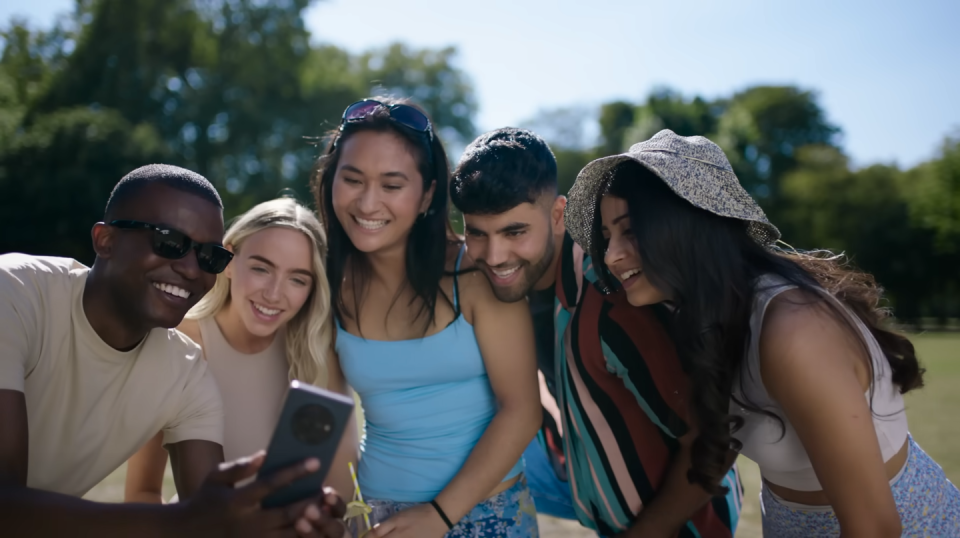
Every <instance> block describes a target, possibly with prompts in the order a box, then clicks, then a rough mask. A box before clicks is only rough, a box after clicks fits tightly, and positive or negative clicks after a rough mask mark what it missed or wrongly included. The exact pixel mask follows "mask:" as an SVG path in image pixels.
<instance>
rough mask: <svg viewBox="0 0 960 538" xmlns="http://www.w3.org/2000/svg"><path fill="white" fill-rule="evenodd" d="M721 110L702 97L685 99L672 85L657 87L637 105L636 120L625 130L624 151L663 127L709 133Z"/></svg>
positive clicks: (688, 133) (679, 131)
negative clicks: (643, 101)
mask: <svg viewBox="0 0 960 538" xmlns="http://www.w3.org/2000/svg"><path fill="white" fill-rule="evenodd" d="M718 112H719V110H718V109H717V108H716V107H715V106H713V105H711V104H710V103H708V102H707V101H705V100H703V99H702V98H700V97H694V98H693V99H686V98H684V97H683V96H682V95H681V94H679V93H678V92H676V91H674V90H671V89H669V88H661V89H657V90H654V91H653V92H652V93H651V94H650V95H649V96H648V97H647V100H646V102H645V103H644V104H643V105H641V106H638V107H637V109H636V111H635V113H634V120H633V124H632V125H631V126H630V127H629V128H628V129H627V130H626V132H625V133H624V139H623V142H622V146H623V147H622V149H621V151H623V150H626V149H627V148H628V147H629V146H631V145H633V144H636V143H637V142H642V141H644V140H647V139H649V138H650V137H652V136H653V135H655V134H657V133H658V132H660V131H661V130H663V129H670V130H671V131H673V132H675V133H677V134H678V135H680V136H695V135H699V136H709V135H710V134H711V133H713V132H714V129H715V128H716V125H717V116H716V115H717V113H718Z"/></svg>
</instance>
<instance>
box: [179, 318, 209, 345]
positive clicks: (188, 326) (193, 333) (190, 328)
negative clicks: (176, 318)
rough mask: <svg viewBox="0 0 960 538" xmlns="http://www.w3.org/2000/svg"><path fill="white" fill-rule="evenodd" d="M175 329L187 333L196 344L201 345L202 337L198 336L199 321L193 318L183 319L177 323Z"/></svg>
mask: <svg viewBox="0 0 960 538" xmlns="http://www.w3.org/2000/svg"><path fill="white" fill-rule="evenodd" d="M177 330H178V331H180V332H182V333H183V334H185V335H187V337H189V338H190V339H191V340H193V341H194V342H196V344H197V345H198V346H200V347H201V348H202V347H203V337H201V336H200V322H199V321H197V320H195V319H185V320H183V321H182V322H180V325H177Z"/></svg>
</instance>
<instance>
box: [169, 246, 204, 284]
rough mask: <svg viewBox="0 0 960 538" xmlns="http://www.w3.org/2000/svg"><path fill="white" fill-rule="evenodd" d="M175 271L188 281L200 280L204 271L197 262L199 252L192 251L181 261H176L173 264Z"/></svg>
mask: <svg viewBox="0 0 960 538" xmlns="http://www.w3.org/2000/svg"><path fill="white" fill-rule="evenodd" d="M171 267H173V270H174V271H175V272H176V273H177V274H178V275H180V276H182V277H183V278H185V279H186V280H196V279H198V278H200V276H201V274H202V273H203V271H202V270H201V269H200V264H199V262H198V261H197V251H196V250H191V251H190V252H188V253H187V255H186V256H184V257H182V258H180V259H179V260H174V261H173V263H172V264H171Z"/></svg>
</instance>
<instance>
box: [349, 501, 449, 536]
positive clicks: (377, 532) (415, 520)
mask: <svg viewBox="0 0 960 538" xmlns="http://www.w3.org/2000/svg"><path fill="white" fill-rule="evenodd" d="M449 530H450V529H449V528H447V524H446V523H444V522H443V519H441V518H440V514H438V513H437V511H436V510H435V509H434V508H433V507H432V506H430V505H429V504H418V505H417V506H413V507H411V508H407V509H406V510H403V511H401V512H397V513H396V514H394V515H393V517H391V518H390V519H388V520H386V521H384V522H383V523H380V524H379V525H377V526H375V527H374V528H373V531H372V532H371V533H370V534H368V535H367V536H368V537H370V538H383V537H385V536H389V537H390V538H428V537H431V536H435V537H437V538H440V537H442V536H443V535H445V534H446V533H447V531H449Z"/></svg>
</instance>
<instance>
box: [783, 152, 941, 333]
mask: <svg viewBox="0 0 960 538" xmlns="http://www.w3.org/2000/svg"><path fill="white" fill-rule="evenodd" d="M796 159H797V167H796V168H795V169H794V170H792V171H791V172H789V173H787V174H786V176H785V177H784V178H783V181H782V184H781V186H782V206H783V209H782V212H781V215H780V218H779V219H778V220H777V221H775V224H777V225H778V226H780V228H781V231H782V232H783V234H784V236H783V239H784V241H785V242H787V243H788V244H790V245H792V246H794V247H796V248H801V249H807V250H809V249H818V248H827V249H830V250H833V251H834V252H844V253H846V254H847V255H848V256H849V257H850V259H851V261H852V262H853V264H854V265H855V266H857V267H859V268H860V269H863V270H864V271H867V272H869V273H871V274H873V275H874V276H875V277H876V279H877V281H878V282H879V283H880V284H881V285H882V286H884V287H885V288H886V289H887V290H888V296H889V298H890V299H891V302H892V304H893V306H894V307H895V314H896V315H897V316H898V318H900V319H901V320H902V321H917V320H919V319H920V317H921V316H923V315H931V314H933V313H935V311H936V310H937V308H936V307H935V303H936V302H937V301H939V300H940V299H939V298H938V296H939V295H940V292H941V290H943V289H944V287H945V286H948V285H949V280H950V278H951V277H950V275H949V274H948V273H946V272H944V271H942V268H943V266H944V264H945V263H948V261H949V260H948V258H947V257H945V256H943V255H940V254H938V253H937V252H935V250H934V248H933V234H932V233H931V232H929V231H928V230H924V229H921V228H919V227H916V226H913V225H912V223H911V219H910V215H909V207H908V203H907V199H906V197H905V196H904V192H905V190H906V186H907V185H908V183H907V181H906V179H905V176H904V174H903V173H902V172H901V171H900V170H898V169H897V168H895V167H891V166H884V165H874V166H870V167H867V168H864V169H861V170H857V171H851V170H850V168H849V162H848V160H847V158H846V157H845V156H844V155H843V154H842V153H841V152H840V151H839V150H837V149H836V148H834V147H832V146H814V145H808V146H803V147H801V148H799V149H798V150H797V151H796Z"/></svg>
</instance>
